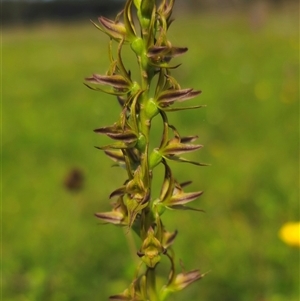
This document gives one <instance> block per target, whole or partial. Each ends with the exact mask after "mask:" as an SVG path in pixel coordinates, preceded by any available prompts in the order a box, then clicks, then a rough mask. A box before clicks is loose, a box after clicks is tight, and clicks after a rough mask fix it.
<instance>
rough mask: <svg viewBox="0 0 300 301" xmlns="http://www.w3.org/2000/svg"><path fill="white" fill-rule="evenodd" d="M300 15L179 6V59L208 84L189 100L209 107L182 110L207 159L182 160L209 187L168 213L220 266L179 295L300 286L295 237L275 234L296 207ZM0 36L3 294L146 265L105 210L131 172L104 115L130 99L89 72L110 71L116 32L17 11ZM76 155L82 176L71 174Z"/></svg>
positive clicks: (51, 299)
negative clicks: (119, 161)
mask: <svg viewBox="0 0 300 301" xmlns="http://www.w3.org/2000/svg"><path fill="white" fill-rule="evenodd" d="M298 18H299V15H298V9H297V8H296V9H295V8H293V7H292V8H288V7H287V8H283V9H280V10H273V9H270V10H269V11H268V13H267V14H266V15H265V16H264V19H263V20H261V21H260V22H258V23H257V24H256V23H255V22H254V21H253V20H252V19H251V16H250V15H249V13H248V12H247V13H246V12H243V11H242V12H219V13H201V12H200V11H199V12H194V14H192V15H191V14H190V15H185V14H183V15H179V14H178V13H177V14H176V21H175V22H174V24H173V25H172V26H171V29H170V34H169V39H170V40H171V41H172V43H173V44H174V45H176V46H188V47H189V51H188V53H187V54H185V55H184V56H183V57H180V58H178V59H177V61H178V62H179V63H182V65H181V67H180V68H178V69H177V70H175V71H174V74H175V75H176V76H177V78H178V81H179V82H180V83H181V86H182V87H186V88H187V87H193V88H195V89H201V90H202V91H203V93H202V94H201V95H200V96H199V97H197V98H196V99H193V100H191V101H190V104H192V105H194V104H206V105H207V107H206V108H203V109H200V110H196V111H185V112H182V113H181V112H175V113H171V114H172V115H170V119H171V121H172V124H174V125H175V126H176V127H177V128H178V129H179V131H180V132H181V133H182V134H183V135H194V134H198V135H199V143H201V144H203V145H204V148H203V149H202V150H201V151H199V152H196V153H193V154H191V155H189V156H188V157H189V158H190V159H193V160H197V161H201V162H206V163H210V164H211V166H209V167H196V166H192V165H185V164H173V165H172V166H174V170H175V176H176V177H177V178H178V180H179V181H186V180H193V184H192V185H191V188H190V189H191V191H194V190H198V189H199V190H204V191H205V193H204V195H203V196H201V198H200V199H199V200H197V201H196V202H197V204H196V205H197V206H198V207H200V208H201V209H203V210H204V211H205V213H196V212H187V211H182V212H171V211H170V212H169V211H168V212H167V213H165V215H164V219H165V224H166V226H167V228H168V229H169V230H170V231H171V230H174V229H178V230H179V234H178V237H177V239H176V242H175V244H174V249H175V251H176V253H177V259H178V263H179V260H180V259H182V260H183V262H184V264H185V267H186V269H187V270H190V269H194V268H200V270H201V271H202V272H207V271H210V273H209V274H208V275H207V276H206V277H205V278H204V279H203V280H201V281H199V282H197V283H196V284H193V285H192V286H190V287H189V288H188V289H186V290H184V291H183V292H181V293H178V294H176V295H174V296H172V298H170V301H171V300H173V301H184V300H195V301H198V300H199V301H200V300H203V301H204V300H210V301H297V300H299V299H298V298H299V288H298V284H299V249H296V248H292V247H289V246H287V245H285V244H284V243H283V242H282V241H281V240H280V239H279V237H278V231H279V229H280V227H281V225H282V224H284V223H285V222H287V221H297V220H299V186H298V185H299V154H298V152H299V23H298V22H299V20H298ZM253 22H254V23H253ZM2 42H3V43H2V85H3V86H2V134H3V137H2V177H3V178H2V298H3V299H2V300H6V301H77V300H78V301H79V300H80V301H83V300H91V301H96V300H99V301H102V300H107V297H108V296H109V295H111V294H115V293H118V292H121V291H122V290H123V289H125V288H126V287H127V285H128V284H129V282H130V281H131V279H132V276H133V272H134V259H133V256H132V255H131V253H130V248H129V246H128V241H127V239H126V237H125V235H124V231H123V230H122V229H121V228H117V227H113V226H111V225H107V226H102V225H99V222H98V221H97V220H96V219H95V218H94V217H93V214H94V212H99V211H106V210H108V209H109V208H110V206H109V200H108V195H109V194H110V192H111V191H113V190H114V189H115V188H117V187H118V186H119V185H121V184H122V182H123V181H124V180H125V177H126V174H125V173H124V172H123V171H121V170H119V169H117V168H112V167H111V164H112V162H111V161H110V160H109V159H108V158H107V157H106V156H105V155H104V153H102V152H101V151H99V150H96V149H95V148H94V146H96V145H103V144H105V143H106V142H107V140H106V138H105V137H102V136H98V135H96V134H95V133H93V131H92V130H93V129H95V128H97V127H101V126H105V125H110V124H112V123H113V122H114V121H115V120H116V119H117V117H118V115H119V107H118V104H117V102H116V100H115V99H114V98H113V97H112V96H107V95H104V94H100V93H97V92H94V91H91V90H89V89H87V88H86V87H85V86H84V85H83V84H82V83H83V78H84V77H86V76H89V75H91V74H92V73H102V74H103V73H104V72H105V71H106V68H107V66H108V64H107V63H108V57H107V42H108V39H107V37H106V36H104V35H103V34H101V33H100V32H99V31H97V29H95V28H94V27H93V26H92V25H91V24H90V23H89V21H88V20H87V21H86V22H82V23H72V24H50V23H41V24H39V25H36V26H27V27H26V26H16V27H12V28H9V27H6V28H3V29H2ZM126 55H127V54H126ZM131 64H134V61H133V60H132V59H131V57H130V56H129V55H128V61H127V66H130V65H131ZM132 69H134V67H133V68H132ZM153 130H154V134H153V137H154V138H155V136H156V137H159V135H160V134H159V133H160V123H157V124H156V122H154V125H153ZM73 168H78V169H80V170H81V171H82V172H83V174H84V186H83V188H82V189H81V190H79V191H70V190H68V189H66V187H65V185H64V181H65V179H66V177H67V175H68V174H69V173H70V171H71V170H72V169H73ZM158 174H159V171H158ZM154 191H158V188H156V187H154ZM138 247H139V246H138ZM166 262H167V261H164V260H163V264H164V263H166ZM163 264H162V265H163Z"/></svg>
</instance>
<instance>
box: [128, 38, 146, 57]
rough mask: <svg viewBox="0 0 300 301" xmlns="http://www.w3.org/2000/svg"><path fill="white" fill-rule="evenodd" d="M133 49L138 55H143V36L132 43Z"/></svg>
mask: <svg viewBox="0 0 300 301" xmlns="http://www.w3.org/2000/svg"><path fill="white" fill-rule="evenodd" d="M130 46H131V49H132V50H133V51H134V52H135V53H136V55H139V56H141V55H142V54H143V53H144V51H145V45H144V41H143V39H142V38H136V39H135V40H134V41H133V42H132V43H131V44H130Z"/></svg>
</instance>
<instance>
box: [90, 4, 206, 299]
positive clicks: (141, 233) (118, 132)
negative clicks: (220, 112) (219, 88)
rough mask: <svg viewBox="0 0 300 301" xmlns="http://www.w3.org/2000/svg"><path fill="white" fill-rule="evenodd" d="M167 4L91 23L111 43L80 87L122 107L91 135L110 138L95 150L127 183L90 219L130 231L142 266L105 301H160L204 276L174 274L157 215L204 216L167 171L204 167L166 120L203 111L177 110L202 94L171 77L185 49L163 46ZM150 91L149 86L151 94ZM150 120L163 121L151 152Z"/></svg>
mask: <svg viewBox="0 0 300 301" xmlns="http://www.w3.org/2000/svg"><path fill="white" fill-rule="evenodd" d="M157 2H159V4H157ZM173 6H174V0H160V1H155V0H127V1H126V4H125V7H124V9H123V10H122V11H121V12H120V13H119V14H118V15H117V16H116V18H115V20H109V19H107V18H105V17H100V18H99V19H98V21H99V24H96V23H95V22H92V23H93V24H94V25H95V26H96V27H97V28H98V29H99V30H100V31H102V32H103V33H105V34H106V35H107V36H108V37H109V60H110V66H109V68H108V71H107V72H106V74H105V75H100V74H93V75H92V76H90V77H87V78H85V85H86V86H88V87H89V88H90V89H92V90H95V91H100V92H104V93H107V94H110V95H114V96H115V97H116V98H117V100H118V102H119V104H120V106H121V109H120V115H119V119H118V120H117V121H116V122H115V123H114V124H112V125H110V126H105V127H101V128H98V129H95V130H94V131H95V133H97V134H101V135H106V136H108V137H110V138H111V139H112V140H113V142H112V143H110V144H108V145H105V146H100V147H97V148H98V149H100V150H103V151H104V153H105V154H106V155H107V156H108V157H109V158H110V159H112V160H113V161H114V163H115V165H117V166H120V167H122V168H124V169H125V170H126V172H127V179H126V180H125V181H124V183H122V184H121V185H120V186H119V187H118V188H116V189H115V190H114V191H113V192H112V193H111V194H110V196H109V198H110V199H115V202H114V203H113V204H112V210H111V211H109V212H100V213H96V214H95V216H96V217H97V218H98V219H100V220H101V221H102V222H103V223H111V224H114V225H117V226H121V227H125V228H127V230H128V231H129V230H133V231H134V232H135V233H136V235H137V236H138V237H139V238H140V241H141V244H140V247H139V249H138V250H137V256H138V257H139V258H140V260H141V263H140V264H139V266H138V268H137V272H136V275H135V277H134V279H133V281H132V283H131V284H130V285H129V287H128V288H127V289H126V290H125V291H124V292H122V293H120V294H117V295H114V296H111V297H110V300H132V301H138V300H141V301H146V300H149V301H164V300H166V299H167V297H168V296H169V295H170V294H171V293H173V292H176V291H179V290H182V289H184V288H185V287H187V286H188V285H190V284H191V283H193V282H195V281H197V280H199V279H201V278H202V277H203V276H204V274H201V273H200V272H199V271H198V270H193V271H190V272H185V271H182V272H181V273H179V274H176V270H175V262H174V252H173V250H172V244H173V243H174V240H175V238H176V236H177V231H174V232H168V231H167V230H166V228H165V225H164V224H163V222H162V215H163V213H164V212H165V211H166V210H168V209H169V210H170V209H171V210H194V211H202V210H200V209H197V208H193V207H190V206H189V205H188V204H189V203H190V202H192V201H194V200H196V199H197V198H198V197H200V196H201V195H202V193H203V192H202V191H196V192H186V191H185V188H186V186H188V185H189V184H190V183H191V182H190V181H188V182H184V183H179V182H178V181H177V180H176V178H175V176H174V174H173V172H172V170H171V165H170V164H171V163H172V161H175V162H184V163H190V164H194V165H198V166H204V165H205V164H203V163H199V162H194V161H190V160H188V159H185V158H184V157H181V155H182V154H185V153H189V152H193V151H195V150H198V149H200V148H201V147H202V145H199V144H194V141H195V140H196V139H197V138H198V137H197V136H194V135H192V136H181V135H180V134H179V131H178V130H177V128H176V127H175V126H174V125H171V124H170V123H169V120H168V114H169V113H170V112H174V111H181V110H186V109H198V108H201V107H202V106H199V105H197V106H187V107H186V106H181V105H180V104H181V103H183V102H185V101H188V100H190V99H192V98H194V97H196V96H198V95H199V94H200V93H201V91H198V90H194V89H192V88H181V86H180V85H179V83H178V82H177V80H176V79H175V78H174V77H173V76H172V74H171V73H172V69H174V68H177V67H178V66H179V65H174V64H173V63H172V60H173V59H174V58H176V57H178V56H180V55H182V54H184V53H185V52H186V51H187V50H188V49H187V48H186V47H175V46H173V45H172V44H171V42H170V41H169V40H168V37H167V31H168V29H169V27H170V25H171V23H172V22H173V20H172V19H171V15H172V10H173ZM114 45H116V53H117V55H116V57H114V55H113V49H114ZM126 46H127V47H128V46H129V47H130V48H131V49H132V51H133V52H134V53H135V55H136V59H137V64H138V68H139V73H140V78H139V79H133V78H132V76H131V72H130V70H129V69H128V68H127V67H126V65H125V63H124V61H123V59H122V49H123V47H126ZM151 87H155V89H154V92H153V93H152V90H153V89H151V90H150V88H151ZM154 118H161V120H162V124H163V127H162V134H161V142H160V145H158V146H157V147H154V148H151V147H150V142H151V141H150V131H151V123H152V120H153V119H154ZM158 165H163V167H164V169H165V174H164V179H163V183H162V187H161V192H160V195H159V196H154V195H153V193H152V180H153V170H154V169H155V168H156V167H157V166H158ZM163 256H166V257H167V258H168V259H169V262H170V266H169V278H168V279H167V280H166V284H165V285H164V286H163V287H160V288H159V287H157V278H158V275H157V269H156V267H157V265H158V264H159V263H160V261H161V258H162V257H163Z"/></svg>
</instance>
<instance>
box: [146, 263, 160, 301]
mask: <svg viewBox="0 0 300 301" xmlns="http://www.w3.org/2000/svg"><path fill="white" fill-rule="evenodd" d="M146 277H147V291H148V297H149V301H160V298H159V296H158V294H157V290H156V273H155V268H148V269H147V272H146Z"/></svg>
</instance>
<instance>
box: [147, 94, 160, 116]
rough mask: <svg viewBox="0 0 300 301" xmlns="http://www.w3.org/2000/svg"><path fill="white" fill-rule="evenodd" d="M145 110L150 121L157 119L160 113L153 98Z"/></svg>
mask: <svg viewBox="0 0 300 301" xmlns="http://www.w3.org/2000/svg"><path fill="white" fill-rule="evenodd" d="M144 109H145V115H146V116H147V118H149V119H152V118H153V117H155V116H156V115H157V114H158V113H159V110H158V108H157V105H156V102H155V101H154V100H153V98H150V99H149V100H148V101H147V104H146V106H145V108H144Z"/></svg>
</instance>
